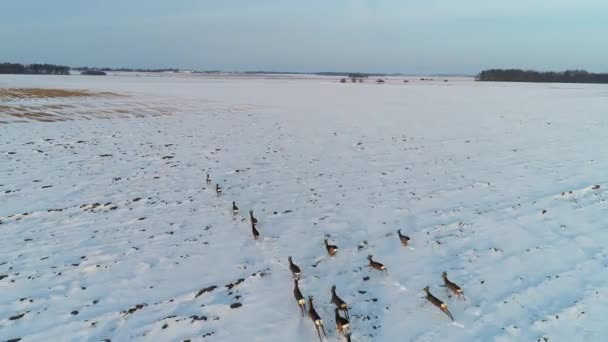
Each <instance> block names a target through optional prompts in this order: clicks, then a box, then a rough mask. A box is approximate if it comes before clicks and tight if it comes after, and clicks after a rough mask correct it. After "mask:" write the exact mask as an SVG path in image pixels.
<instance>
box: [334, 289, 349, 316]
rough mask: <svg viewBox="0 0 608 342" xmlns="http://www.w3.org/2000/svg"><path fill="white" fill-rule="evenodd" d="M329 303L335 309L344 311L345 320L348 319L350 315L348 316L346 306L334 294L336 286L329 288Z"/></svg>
mask: <svg viewBox="0 0 608 342" xmlns="http://www.w3.org/2000/svg"><path fill="white" fill-rule="evenodd" d="M331 303H332V304H334V305H335V306H336V309H339V310H342V311H344V314H345V315H346V318H350V315H349V314H348V305H346V302H345V301H343V300H342V298H340V297H338V295H337V294H336V285H333V286H332V287H331Z"/></svg>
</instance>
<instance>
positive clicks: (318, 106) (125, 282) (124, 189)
mask: <svg viewBox="0 0 608 342" xmlns="http://www.w3.org/2000/svg"><path fill="white" fill-rule="evenodd" d="M1 88H53V89H64V90H65V89H77V90H86V91H87V92H86V93H85V94H84V95H83V94H81V92H80V91H79V92H78V96H72V95H71V93H70V92H67V93H66V96H63V95H60V96H47V97H42V98H41V97H40V96H39V94H40V92H39V91H38V92H34V93H28V94H24V93H20V92H19V91H14V90H13V91H7V90H6V89H5V90H4V96H3V95H2V94H3V92H2V89H1ZM0 122H2V123H0V232H1V233H2V239H0V294H1V295H0V341H5V340H9V341H18V340H19V339H21V341H22V342H29V341H104V340H105V341H110V340H111V341H119V342H120V341H188V340H189V341H263V342H268V341H318V337H317V333H316V331H315V327H314V324H313V323H312V321H311V320H310V319H309V318H308V317H302V315H301V313H300V309H299V308H298V305H297V303H296V300H295V299H294V296H293V279H292V275H291V273H290V270H289V267H288V262H287V258H288V256H292V257H293V261H294V262H295V263H296V264H297V265H299V266H300V268H301V269H302V274H301V280H300V289H301V290H302V293H303V294H304V296H306V297H308V296H309V295H311V296H313V297H314V303H315V308H316V310H317V312H318V313H319V315H320V316H321V318H322V319H323V321H324V324H325V330H326V332H327V337H326V339H327V341H344V340H345V339H344V337H342V336H341V335H339V334H338V333H337V332H336V326H335V322H334V310H333V305H332V304H331V303H330V298H331V293H330V289H331V286H332V285H334V284H335V285H336V286H337V293H338V295H339V296H340V297H341V298H342V299H344V300H345V301H346V302H347V303H348V305H349V307H350V329H351V331H352V340H353V341H390V342H393V341H466V342H469V341H543V342H544V341H551V342H554V341H605V339H606V337H605V336H606V334H607V333H608V325H606V313H608V269H607V267H608V250H607V248H606V246H607V245H608V201H607V199H608V190H606V189H608V172H607V170H608V150H607V147H606V146H608V131H607V128H608V87H606V86H602V85H572V84H521V83H511V84H507V83H476V82H474V81H473V80H472V79H467V78H452V79H449V82H443V78H441V79H436V80H434V81H420V80H419V79H418V78H412V79H411V81H410V82H409V83H407V84H404V83H403V79H398V78H395V79H390V80H389V81H388V82H387V83H386V84H382V85H378V84H375V82H374V80H373V79H370V80H368V81H367V82H366V83H363V84H351V83H346V84H341V83H339V82H338V78H335V77H334V78H329V77H283V76H275V77H267V78H265V77H202V76H170V75H164V76H157V77H153V76H149V75H148V76H140V77H137V76H134V75H114V76H107V77H99V78H97V77H85V76H75V75H74V76H9V75H0ZM207 173H209V175H210V177H211V184H209V185H207V184H206V181H205V178H206V174H207ZM216 184H219V185H220V186H221V188H222V190H223V191H222V194H221V195H220V196H218V195H217V194H216V191H215V186H216ZM598 186H599V187H598ZM232 201H236V205H237V206H238V207H239V208H240V211H239V213H238V214H237V215H233V212H232ZM250 209H252V210H254V215H255V216H256V217H257V219H258V220H259V222H258V226H257V227H258V229H259V231H260V234H261V235H260V238H259V239H258V240H254V239H253V238H252V234H251V228H250V223H249V214H248V211H249V210H250ZM398 229H401V231H402V233H403V234H406V235H408V236H409V237H410V238H411V240H410V242H409V245H408V246H407V247H404V246H403V245H402V244H401V243H400V241H399V238H398V237H397V233H396V231H397V230H398ZM325 238H327V239H328V240H329V242H330V243H333V244H336V245H337V246H338V247H339V250H338V252H337V255H336V256H334V257H329V256H328V255H327V252H326V250H325V247H324V239H325ZM369 254H373V256H374V260H377V261H380V262H382V263H383V264H384V265H385V266H386V269H387V270H386V271H384V272H382V271H377V270H375V269H372V268H370V267H367V265H368V261H367V256H368V255H369ZM443 271H447V273H448V277H449V279H450V280H452V281H453V282H455V283H456V284H458V285H460V287H461V288H462V289H463V291H464V296H465V298H464V300H461V299H458V298H457V297H456V296H450V292H449V291H448V290H447V289H446V288H445V287H442V285H443V284H444V283H443V279H442V277H441V274H442V272H443ZM427 285H428V286H429V287H430V292H431V293H433V294H434V295H435V296H436V297H438V298H439V299H441V300H443V301H444V302H445V304H447V306H448V307H449V310H450V311H451V313H452V315H453V316H454V319H455V321H454V322H452V321H451V320H450V319H449V318H448V316H447V315H445V314H444V313H443V312H441V311H440V310H439V309H438V308H436V307H435V306H433V305H432V304H430V303H429V302H427V301H426V300H425V298H424V297H425V292H424V291H423V290H422V289H423V288H424V287H425V286H427Z"/></svg>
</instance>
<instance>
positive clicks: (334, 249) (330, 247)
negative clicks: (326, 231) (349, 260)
mask: <svg viewBox="0 0 608 342" xmlns="http://www.w3.org/2000/svg"><path fill="white" fill-rule="evenodd" d="M325 249H327V254H329V256H332V257H333V256H335V255H336V253H338V246H336V245H330V244H329V243H328V242H327V239H325Z"/></svg>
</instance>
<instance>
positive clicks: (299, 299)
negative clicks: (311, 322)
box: [293, 279, 306, 316]
mask: <svg viewBox="0 0 608 342" xmlns="http://www.w3.org/2000/svg"><path fill="white" fill-rule="evenodd" d="M293 296H294V297H295V298H296V302H298V306H299V307H300V311H302V316H306V300H305V299H304V296H302V292H301V291H300V287H299V286H298V279H294V280H293Z"/></svg>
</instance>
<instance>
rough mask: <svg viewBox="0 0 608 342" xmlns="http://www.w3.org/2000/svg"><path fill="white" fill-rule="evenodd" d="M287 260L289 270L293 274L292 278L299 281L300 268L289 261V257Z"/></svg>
mask: <svg viewBox="0 0 608 342" xmlns="http://www.w3.org/2000/svg"><path fill="white" fill-rule="evenodd" d="M287 259H288V260H289V270H290V271H291V273H292V274H293V277H294V278H296V279H300V273H301V272H300V268H299V267H298V265H296V264H294V263H293V261H292V260H291V257H289V258H287Z"/></svg>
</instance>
